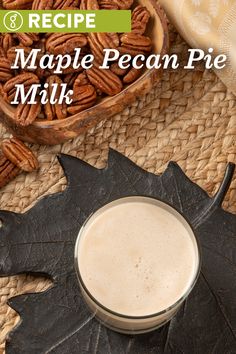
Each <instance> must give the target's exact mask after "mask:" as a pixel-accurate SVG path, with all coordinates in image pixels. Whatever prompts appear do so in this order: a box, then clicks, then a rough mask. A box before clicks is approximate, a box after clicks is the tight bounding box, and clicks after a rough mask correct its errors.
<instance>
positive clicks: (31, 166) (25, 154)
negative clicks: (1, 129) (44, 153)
mask: <svg viewBox="0 0 236 354" xmlns="http://www.w3.org/2000/svg"><path fill="white" fill-rule="evenodd" d="M1 145H2V152H3V154H4V155H5V156H6V158H7V159H8V160H10V161H11V162H12V163H13V164H14V165H16V166H17V167H18V168H20V169H21V170H23V171H26V172H32V171H34V170H37V169H38V167H39V163H38V160H37V158H36V157H35V155H34V154H33V152H32V151H31V150H30V149H29V148H28V147H27V146H26V145H25V144H24V143H23V142H22V141H20V140H19V139H17V138H11V139H5V140H3V142H2V144H1Z"/></svg>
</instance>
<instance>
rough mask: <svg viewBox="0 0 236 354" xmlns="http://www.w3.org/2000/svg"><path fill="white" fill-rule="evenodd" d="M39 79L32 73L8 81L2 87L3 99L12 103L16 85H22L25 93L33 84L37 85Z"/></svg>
mask: <svg viewBox="0 0 236 354" xmlns="http://www.w3.org/2000/svg"><path fill="white" fill-rule="evenodd" d="M39 83H40V81H39V78H38V76H36V75H35V74H33V73H26V72H25V73H23V74H19V75H17V76H16V77H13V78H12V79H10V80H8V81H7V82H6V83H5V84H4V86H3V94H4V98H5V100H6V101H8V102H10V103H11V102H12V101H13V100H14V98H15V94H16V85H24V91H25V93H27V92H28V91H29V89H30V87H31V86H32V85H33V84H39Z"/></svg>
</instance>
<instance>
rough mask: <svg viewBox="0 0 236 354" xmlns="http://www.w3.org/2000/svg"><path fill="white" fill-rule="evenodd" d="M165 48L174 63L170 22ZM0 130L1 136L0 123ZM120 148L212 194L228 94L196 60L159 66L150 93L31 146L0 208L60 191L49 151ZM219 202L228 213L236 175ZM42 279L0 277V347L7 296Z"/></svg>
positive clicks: (228, 149) (235, 113)
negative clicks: (28, 161)
mask: <svg viewBox="0 0 236 354" xmlns="http://www.w3.org/2000/svg"><path fill="white" fill-rule="evenodd" d="M170 39H171V51H172V52H175V53H178V54H179V56H180V60H181V62H182V64H184V63H185V62H186V59H187V55H188V53H187V49H188V47H187V45H186V44H185V43H184V42H183V40H182V39H181V38H180V37H179V36H178V34H177V33H176V32H175V31H174V29H173V28H171V29H170ZM0 134H1V137H4V136H7V132H6V129H5V128H4V127H3V126H0ZM109 146H111V147H112V148H114V149H116V150H118V151H120V152H121V153H123V154H124V155H126V156H127V157H129V158H130V159H132V160H133V161H134V162H135V163H137V164H138V165H139V166H141V167H143V168H145V169H146V170H148V171H150V172H154V173H157V174H158V173H162V172H163V171H164V170H165V168H166V166H167V163H168V162H169V161H170V160H173V161H176V162H178V164H179V165H180V166H181V168H182V169H183V170H184V171H185V173H186V174H187V175H188V176H189V177H190V178H191V179H192V180H193V181H195V182H196V183H198V184H199V185H200V186H201V187H203V188H204V189H205V190H207V191H208V192H209V194H214V193H215V192H216V191H217V188H218V187H219V184H220V182H221V181H222V178H223V175H224V172H225V168H226V164H227V162H229V161H232V162H236V100H235V96H233V95H232V94H231V93H230V92H228V91H227V89H226V87H225V86H224V85H223V84H222V83H221V82H220V81H219V79H218V78H217V76H216V75H215V74H214V73H213V72H212V71H206V70H204V68H203V67H202V66H199V67H198V68H197V69H195V70H194V71H186V70H183V69H182V68H181V69H178V70H175V71H174V70H165V72H164V75H163V78H162V81H161V82H160V83H158V85H157V86H156V87H155V88H154V89H153V90H152V92H151V93H150V94H148V95H147V96H146V97H144V98H142V99H141V100H140V101H138V102H136V103H135V104H133V105H132V107H130V108H128V109H126V110H125V111H124V112H123V113H122V114H120V115H117V116H115V117H114V118H112V119H110V120H108V121H106V122H103V123H102V124H100V125H99V126H98V127H96V128H95V129H93V130H92V131H90V132H88V133H87V134H85V135H83V136H80V137H78V138H77V139H75V140H73V141H69V142H67V143H65V144H64V145H60V146H55V147H46V146H32V148H33V150H34V151H35V152H36V154H37V156H38V158H39V161H40V166H41V167H40V171H39V172H37V173H32V174H28V175H25V174H21V175H20V176H18V177H17V178H16V179H15V180H14V181H12V182H11V183H10V184H9V185H8V186H7V187H5V188H4V189H2V190H1V191H0V206H1V209H5V210H10V211H15V212H23V211H26V210H27V209H28V208H30V207H32V206H33V205H34V203H35V202H36V200H38V199H39V198H41V197H42V195H45V194H50V193H56V192H60V191H62V190H63V189H64V188H65V185H66V180H65V177H64V175H63V172H62V169H61V167H60V166H59V163H58V161H57V158H56V154H58V153H60V152H63V153H66V154H71V155H74V156H78V157H80V158H82V159H84V160H85V161H87V162H89V163H90V164H92V165H94V166H96V167H98V168H102V167H104V166H105V164H106V160H107V153H108V148H109ZM225 208H226V209H227V210H230V211H231V212H234V213H236V178H235V179H234V181H233V184H232V186H231V189H230V192H229V193H228V196H227V198H226V202H225ZM48 286H49V281H48V280H45V279H43V278H33V277H31V276H24V275H22V276H15V277H11V278H3V279H0V301H1V305H0V328H1V330H0V353H4V342H5V338H6V336H7V333H8V332H9V330H10V329H12V327H13V326H15V325H16V323H17V322H18V321H19V317H18V316H17V315H16V313H15V312H14V311H13V310H12V309H10V308H9V307H8V306H7V304H6V303H7V299H8V298H10V297H13V296H16V295H17V294H22V293H26V292H39V291H43V290H44V289H46V288H47V287H48Z"/></svg>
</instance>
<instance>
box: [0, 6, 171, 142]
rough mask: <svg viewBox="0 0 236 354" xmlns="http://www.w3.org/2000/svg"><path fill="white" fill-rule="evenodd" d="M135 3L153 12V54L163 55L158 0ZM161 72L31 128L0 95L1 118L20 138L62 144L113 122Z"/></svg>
mask: <svg viewBox="0 0 236 354" xmlns="http://www.w3.org/2000/svg"><path fill="white" fill-rule="evenodd" d="M136 3H138V4H141V5H143V6H146V7H147V9H148V10H149V12H150V13H151V20H150V21H149V24H148V29H147V32H148V36H150V37H151V39H152V41H153V53H154V54H160V55H161V56H162V55H164V54H166V53H167V52H168V47H169V38H168V28H167V21H166V16H165V14H164V12H163V10H162V9H161V8H160V6H159V4H158V3H157V2H156V1H155V0H148V1H147V0H139V1H137V2H136ZM161 75H162V69H158V70H156V69H150V70H146V71H145V72H144V73H143V74H142V76H141V77H140V78H139V79H137V80H136V81H135V82H134V83H132V84H131V85H129V86H127V87H125V88H124V89H123V90H122V91H121V92H120V93H118V94H117V95H115V96H113V97H107V98H104V99H102V100H101V101H99V102H98V104H96V105H95V106H93V107H91V108H88V109H86V110H84V111H82V112H80V113H77V114H75V115H72V116H69V117H68V118H66V119H62V120H58V119H57V120H52V121H49V120H36V121H34V122H33V123H32V124H31V125H29V126H26V127H24V126H19V125H17V124H16V122H15V119H14V117H15V114H16V108H15V107H14V106H11V105H10V104H9V103H7V102H6V101H5V100H4V99H3V97H2V96H0V108H1V109H2V110H3V112H4V115H2V117H1V119H2V121H3V122H4V124H5V125H6V126H7V127H8V128H9V129H10V130H11V132H12V133H13V134H14V135H15V136H17V137H18V138H20V139H22V140H24V141H28V142H31V143H39V144H46V145H55V144H60V143H62V142H64V141H66V140H69V139H72V138H75V137H76V136H78V135H79V134H81V133H83V132H85V131H86V130H87V129H89V128H91V127H93V126H95V125H97V124H98V123H99V122H100V121H102V120H105V119H112V116H114V115H115V114H117V113H120V112H122V111H123V109H124V108H126V107H127V106H129V105H131V104H132V103H133V102H135V101H136V100H137V99H138V98H139V97H141V96H143V95H145V94H147V93H148V92H149V91H150V90H151V89H152V87H153V86H154V85H155V84H156V83H157V82H158V81H159V80H160V78H161Z"/></svg>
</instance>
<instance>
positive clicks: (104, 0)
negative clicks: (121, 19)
mask: <svg viewBox="0 0 236 354" xmlns="http://www.w3.org/2000/svg"><path fill="white" fill-rule="evenodd" d="M98 5H99V8H100V9H101V10H119V6H118V5H117V4H115V3H114V1H113V0H98Z"/></svg>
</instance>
